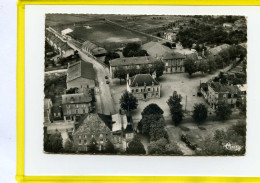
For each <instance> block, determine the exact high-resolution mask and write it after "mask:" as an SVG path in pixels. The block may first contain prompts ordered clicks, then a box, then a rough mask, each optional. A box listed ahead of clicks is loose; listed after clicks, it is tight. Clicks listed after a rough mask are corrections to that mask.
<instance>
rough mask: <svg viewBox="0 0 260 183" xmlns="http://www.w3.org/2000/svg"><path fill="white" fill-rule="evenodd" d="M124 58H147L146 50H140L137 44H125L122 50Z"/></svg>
mask: <svg viewBox="0 0 260 183" xmlns="http://www.w3.org/2000/svg"><path fill="white" fill-rule="evenodd" d="M123 55H124V57H136V56H147V55H148V53H147V51H146V50H141V45H140V44H138V43H127V45H126V47H125V48H124V49H123Z"/></svg>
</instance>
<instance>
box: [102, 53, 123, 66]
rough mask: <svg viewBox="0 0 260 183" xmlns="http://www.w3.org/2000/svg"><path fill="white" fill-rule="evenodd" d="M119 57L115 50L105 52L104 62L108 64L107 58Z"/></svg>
mask: <svg viewBox="0 0 260 183" xmlns="http://www.w3.org/2000/svg"><path fill="white" fill-rule="evenodd" d="M116 58H120V55H119V54H118V53H116V52H107V53H106V55H105V61H104V63H105V64H106V65H108V66H109V60H113V59H116Z"/></svg>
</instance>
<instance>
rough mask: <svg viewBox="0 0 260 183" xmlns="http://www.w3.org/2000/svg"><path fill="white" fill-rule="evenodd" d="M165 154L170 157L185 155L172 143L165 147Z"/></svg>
mask: <svg viewBox="0 0 260 183" xmlns="http://www.w3.org/2000/svg"><path fill="white" fill-rule="evenodd" d="M165 154H170V155H183V152H182V151H181V150H180V148H179V146H178V145H177V144H176V143H174V142H171V143H170V144H167V145H166V146H165Z"/></svg>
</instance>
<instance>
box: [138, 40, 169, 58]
mask: <svg viewBox="0 0 260 183" xmlns="http://www.w3.org/2000/svg"><path fill="white" fill-rule="evenodd" d="M142 49H143V50H146V51H147V53H148V54H149V55H150V56H153V57H162V56H163V55H164V54H165V53H166V52H170V51H171V49H170V48H168V47H167V46H164V45H162V44H160V43H158V42H153V41H151V42H148V43H146V44H143V45H142Z"/></svg>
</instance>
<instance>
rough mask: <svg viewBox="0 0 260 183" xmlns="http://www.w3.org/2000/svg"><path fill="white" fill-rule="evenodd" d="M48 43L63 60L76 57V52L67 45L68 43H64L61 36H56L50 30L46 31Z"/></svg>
mask: <svg viewBox="0 0 260 183" xmlns="http://www.w3.org/2000/svg"><path fill="white" fill-rule="evenodd" d="M45 37H46V41H47V42H48V43H49V44H50V45H51V46H52V47H53V48H54V49H55V50H56V51H58V52H59V55H60V56H61V57H62V58H67V57H69V56H71V55H74V50H73V49H72V48H71V47H70V46H69V45H68V44H67V42H65V41H63V40H62V39H61V38H60V37H59V36H57V35H56V34H54V33H53V32H52V31H50V29H46V31H45Z"/></svg>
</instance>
